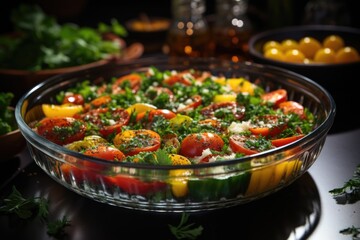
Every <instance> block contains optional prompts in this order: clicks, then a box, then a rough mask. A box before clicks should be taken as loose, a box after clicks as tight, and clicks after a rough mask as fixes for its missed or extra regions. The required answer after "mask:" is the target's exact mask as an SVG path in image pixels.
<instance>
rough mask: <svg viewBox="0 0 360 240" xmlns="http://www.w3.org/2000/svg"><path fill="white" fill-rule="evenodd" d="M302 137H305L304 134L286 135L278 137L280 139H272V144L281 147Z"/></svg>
mask: <svg viewBox="0 0 360 240" xmlns="http://www.w3.org/2000/svg"><path fill="white" fill-rule="evenodd" d="M302 137H304V134H300V135H296V136H291V137H286V138H278V139H274V140H271V144H272V145H274V146H275V147H281V146H284V145H286V144H289V143H292V142H294V141H296V140H298V139H300V138H302Z"/></svg>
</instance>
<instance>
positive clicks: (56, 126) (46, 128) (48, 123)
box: [37, 117, 86, 145]
mask: <svg viewBox="0 0 360 240" xmlns="http://www.w3.org/2000/svg"><path fill="white" fill-rule="evenodd" d="M85 131H86V125H85V123H84V122H83V121H82V120H79V119H75V118H72V117H51V118H50V117H48V118H44V119H42V120H41V121H40V122H39V123H38V124H37V132H38V134H39V135H40V136H43V137H45V138H46V139H48V140H49V141H51V142H54V143H56V144H59V145H66V144H69V143H72V142H74V141H78V140H81V139H83V138H84V137H85Z"/></svg>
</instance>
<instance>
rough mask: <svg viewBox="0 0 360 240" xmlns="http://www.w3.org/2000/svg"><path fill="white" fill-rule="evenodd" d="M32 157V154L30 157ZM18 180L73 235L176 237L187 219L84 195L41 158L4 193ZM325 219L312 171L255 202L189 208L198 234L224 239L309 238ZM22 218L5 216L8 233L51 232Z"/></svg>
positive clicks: (2, 222)
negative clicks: (56, 177)
mask: <svg viewBox="0 0 360 240" xmlns="http://www.w3.org/2000/svg"><path fill="white" fill-rule="evenodd" d="M26 157H27V158H28V159H30V156H26ZM13 185H14V186H16V187H17V189H18V190H19V192H21V193H22V194H23V196H26V197H34V196H36V197H45V198H48V200H49V201H50V216H52V217H53V218H56V219H60V218H62V217H63V216H64V215H66V216H67V217H69V219H70V220H71V226H70V227H68V228H66V232H67V233H68V234H69V236H70V238H73V237H76V239H86V240H91V239H99V238H107V239H118V236H119V234H124V235H125V234H131V235H132V236H133V237H134V238H135V239H136V238H137V237H141V236H142V235H143V233H144V232H147V234H149V236H150V237H156V238H158V239H174V236H173V235H172V234H171V232H170V230H169V227H168V224H171V225H174V226H177V225H178V224H179V222H180V219H181V213H153V212H143V211H136V210H128V209H123V208H118V207H113V206H109V205H106V204H102V203H98V202H95V201H92V200H90V199H87V198H84V197H81V196H79V195H78V194H75V193H73V192H72V191H69V190H67V189H66V188H64V187H62V186H61V185H59V184H57V183H56V182H54V181H53V180H52V179H51V178H49V177H48V176H47V175H46V173H44V172H43V171H42V170H41V169H40V168H39V167H38V166H37V165H36V164H35V163H31V164H30V165H29V166H27V167H26V168H25V169H24V171H21V172H20V173H19V175H18V176H17V177H15V179H14V180H13V181H12V182H10V183H9V184H8V185H7V186H6V187H5V188H4V189H2V196H1V198H3V197H4V195H3V194H8V193H9V192H10V190H11V187H12V186H13ZM3 190H4V191H3ZM319 218H320V198H319V193H318V190H317V187H316V185H315V183H314V181H313V178H312V177H311V176H310V175H309V174H308V173H305V174H304V175H303V176H302V177H300V178H299V179H298V180H297V181H295V182H294V183H293V184H292V185H290V186H288V187H287V188H285V189H283V190H281V191H279V192H277V193H275V194H272V195H270V196H267V197H265V198H262V199H259V200H256V201H253V202H251V203H248V204H245V205H240V206H237V207H230V208H225V209H222V210H214V211H207V212H198V213H189V223H194V225H195V226H200V225H201V226H202V227H203V232H202V235H201V236H200V238H198V239H221V238H223V239H224V238H227V237H231V236H235V235H239V234H240V235H241V238H243V239H250V238H251V239H305V238H306V237H307V236H309V235H310V234H311V232H312V231H313V230H314V228H315V227H316V225H317V223H318V221H319ZM154 219H156V221H154ZM99 220H100V221H101V224H99ZM19 223H20V222H19V221H18V220H16V218H9V217H8V216H4V215H2V216H0V229H1V230H0V231H1V232H2V233H3V234H4V235H3V236H5V237H8V236H9V237H10V236H11V237H12V238H16V237H18V238H20V239H24V240H26V239H40V238H42V237H43V236H46V227H45V226H44V225H42V224H39V222H38V221H36V220H35V221H27V222H26V223H24V222H22V224H19ZM94 226H96V227H94Z"/></svg>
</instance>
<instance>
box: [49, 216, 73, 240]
mask: <svg viewBox="0 0 360 240" xmlns="http://www.w3.org/2000/svg"><path fill="white" fill-rule="evenodd" d="M70 225H71V224H70V221H69V220H68V219H67V217H66V216H64V217H63V218H62V219H58V220H55V221H54V222H48V224H47V228H48V230H47V233H48V234H49V235H50V236H54V237H57V238H61V237H62V236H64V235H65V234H66V233H65V230H64V229H65V227H67V226H70Z"/></svg>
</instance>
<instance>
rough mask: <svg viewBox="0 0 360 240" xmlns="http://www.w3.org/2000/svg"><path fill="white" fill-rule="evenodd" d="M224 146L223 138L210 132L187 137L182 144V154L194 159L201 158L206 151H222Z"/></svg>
mask: <svg viewBox="0 0 360 240" xmlns="http://www.w3.org/2000/svg"><path fill="white" fill-rule="evenodd" d="M223 146H224V141H223V140H222V138H221V137H220V136H219V135H217V134H215V133H209V132H203V133H193V134H189V135H187V136H186V137H185V138H184V139H183V140H182V142H181V146H180V154H181V155H183V156H185V157H188V158H192V157H196V156H201V154H202V152H203V151H204V150H205V149H208V148H209V149H211V150H215V151H221V150H222V148H223Z"/></svg>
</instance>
